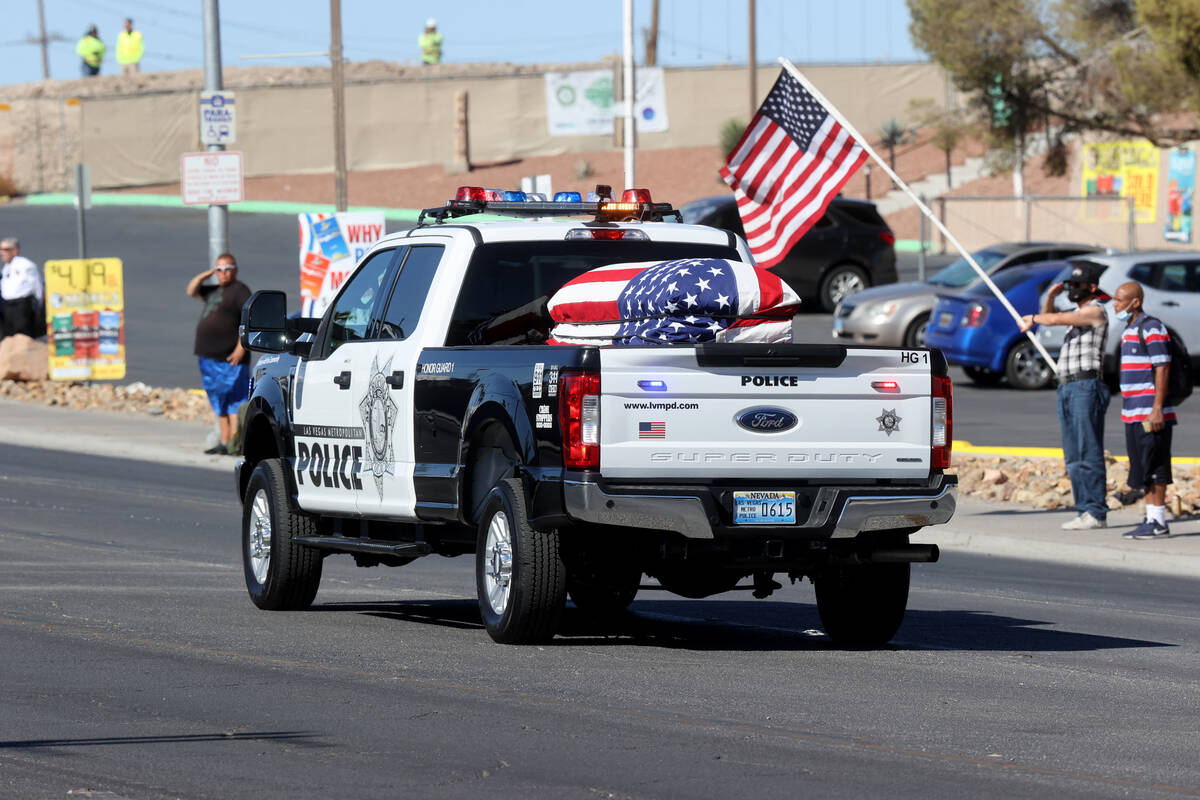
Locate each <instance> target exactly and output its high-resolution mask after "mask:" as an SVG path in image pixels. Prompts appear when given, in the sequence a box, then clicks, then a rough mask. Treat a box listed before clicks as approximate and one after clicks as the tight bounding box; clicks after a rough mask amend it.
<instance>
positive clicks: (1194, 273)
mask: <svg viewBox="0 0 1200 800" xmlns="http://www.w3.org/2000/svg"><path fill="white" fill-rule="evenodd" d="M1079 261H1090V262H1092V263H1095V264H1100V265H1101V266H1103V267H1104V273H1103V274H1102V275H1101V276H1100V289H1101V290H1102V291H1104V292H1106V293H1107V294H1109V295H1112V294H1114V293H1115V292H1116V291H1117V287H1118V286H1120V285H1121V284H1122V283H1125V282H1126V281H1137V282H1138V283H1140V284H1142V290H1143V291H1144V292H1145V294H1146V300H1145V303H1144V304H1143V308H1145V310H1146V313H1147V314H1149V315H1151V316H1153V317H1158V318H1159V319H1161V320H1162V321H1163V323H1165V324H1166V326H1167V329H1168V330H1169V331H1170V332H1171V336H1173V337H1174V338H1176V339H1177V340H1179V341H1180V342H1182V343H1183V345H1184V347H1186V348H1187V349H1188V352H1189V353H1190V354H1191V355H1192V362H1193V364H1195V363H1196V356H1197V355H1198V354H1200V252H1188V251H1179V250H1171V251H1161V252H1152V253H1122V254H1119V255H1100V254H1092V255H1088V256H1077V257H1075V258H1072V259H1071V263H1076V262H1079ZM1069 270H1070V267H1067V268H1066V269H1064V270H1063V273H1062V274H1061V275H1059V276H1058V277H1057V278H1056V282H1057V281H1061V280H1063V278H1064V277H1065V276H1066V275H1067V274H1068V271H1069ZM1042 303H1045V295H1044V294H1043V295H1042ZM1055 307H1056V308H1058V309H1059V310H1060V311H1067V310H1070V309H1072V308H1074V307H1075V306H1074V305H1073V304H1072V303H1071V301H1070V300H1068V299H1067V296H1066V294H1065V293H1063V294H1060V295H1059V296H1058V297H1057V298H1056V299H1055ZM1104 308H1105V311H1106V312H1107V313H1108V343H1107V349H1106V352H1105V357H1104V373H1105V377H1106V378H1109V383H1110V384H1112V385H1115V384H1116V372H1117V364H1118V362H1119V360H1120V348H1121V332H1122V331H1123V330H1125V323H1123V322H1121V321H1120V320H1118V319H1117V318H1116V317H1115V316H1114V314H1113V309H1112V303H1105V304H1104ZM1066 333H1067V329H1066V328H1065V327H1063V326H1061V325H1055V326H1050V327H1039V328H1038V330H1037V336H1038V339H1039V340H1040V341H1041V343H1042V344H1043V345H1044V346H1045V347H1046V349H1047V350H1048V351H1050V354H1051V355H1054V356H1057V355H1058V351H1059V349H1060V348H1061V347H1062V343H1063V337H1064V336H1066ZM1047 371H1048V368H1047Z"/></svg>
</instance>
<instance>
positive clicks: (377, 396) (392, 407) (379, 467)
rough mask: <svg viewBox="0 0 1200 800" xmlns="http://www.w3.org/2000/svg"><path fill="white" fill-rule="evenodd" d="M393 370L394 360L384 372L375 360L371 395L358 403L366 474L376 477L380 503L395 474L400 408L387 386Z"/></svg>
mask: <svg viewBox="0 0 1200 800" xmlns="http://www.w3.org/2000/svg"><path fill="white" fill-rule="evenodd" d="M391 370H392V359H390V358H389V359H388V360H387V363H386V364H384V365H383V367H382V368H380V366H379V356H378V355H376V356H373V357H372V358H371V382H370V384H368V385H367V393H366V394H365V395H364V396H363V399H362V400H360V401H359V403H358V413H359V414H360V415H361V416H362V421H363V441H365V442H366V445H367V447H366V458H364V459H363V471H364V472H367V471H370V473H371V474H372V475H374V476H375V488H376V489H378V490H379V499H380V500H382V499H383V476H384V475H392V474H395V470H394V468H393V466H392V462H393V461H394V460H395V455H394V451H393V449H392V428H393V427H394V426H395V424H396V414H397V412H398V411H399V410H400V407H399V406H397V405H396V401H395V400H393V399H392V394H391V387H390V386H388V384H387V376H388V374H389V373H390V372H391Z"/></svg>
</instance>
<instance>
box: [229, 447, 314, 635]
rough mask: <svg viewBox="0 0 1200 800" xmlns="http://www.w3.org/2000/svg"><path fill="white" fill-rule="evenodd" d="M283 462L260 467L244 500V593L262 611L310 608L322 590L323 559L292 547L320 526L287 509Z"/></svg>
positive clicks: (273, 461)
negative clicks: (298, 537) (248, 595)
mask: <svg viewBox="0 0 1200 800" xmlns="http://www.w3.org/2000/svg"><path fill="white" fill-rule="evenodd" d="M283 469H284V467H283V462H282V461H280V460H279V459H277V458H268V459H266V460H264V461H262V462H260V463H259V465H258V466H257V467H256V468H255V470H254V473H253V474H252V475H251V476H250V482H249V484H248V485H247V486H246V496H245V497H244V498H243V499H242V562H243V564H244V565H245V571H246V589H247V590H248V591H249V592H250V599H251V600H252V601H254V605H256V606H258V607H259V608H265V609H267V610H270V611H288V610H297V609H302V608H308V607H309V606H310V605H312V601H313V598H314V597H316V596H317V589H318V588H319V587H320V585H321V554H320V553H319V552H317V551H316V550H313V549H312V548H308V547H304V546H303V545H299V544H297V543H296V542H294V541H292V540H293V539H294V538H295V537H297V536H311V535H314V534H315V533H316V520H315V519H314V518H312V517H309V516H306V515H304V514H298V513H296V512H295V511H293V510H292V508H291V506H290V505H289V504H288V494H289V492H288V484H287V478H286V475H285V474H284V471H283Z"/></svg>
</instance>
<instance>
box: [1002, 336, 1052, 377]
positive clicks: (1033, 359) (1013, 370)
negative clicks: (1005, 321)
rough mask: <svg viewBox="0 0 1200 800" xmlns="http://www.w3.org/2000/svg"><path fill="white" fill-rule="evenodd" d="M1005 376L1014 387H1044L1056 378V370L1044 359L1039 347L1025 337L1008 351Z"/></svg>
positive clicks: (1005, 360)
mask: <svg viewBox="0 0 1200 800" xmlns="http://www.w3.org/2000/svg"><path fill="white" fill-rule="evenodd" d="M1004 377H1005V378H1007V379H1008V385H1009V386H1011V387H1013V388H1014V389H1026V390H1031V389H1042V388H1044V387H1046V386H1049V385H1050V383H1051V382H1052V381H1053V380H1054V372H1053V370H1051V369H1050V365H1048V364H1047V363H1046V362H1045V361H1044V360H1042V356H1041V354H1040V353H1038V351H1037V348H1036V347H1034V346H1033V344H1032V343H1031V342H1030V341H1029V339H1028V338H1025V339H1022V340H1021V341H1019V342H1017V343H1016V344H1015V345H1013V348H1012V350H1009V351H1008V358H1006V359H1004Z"/></svg>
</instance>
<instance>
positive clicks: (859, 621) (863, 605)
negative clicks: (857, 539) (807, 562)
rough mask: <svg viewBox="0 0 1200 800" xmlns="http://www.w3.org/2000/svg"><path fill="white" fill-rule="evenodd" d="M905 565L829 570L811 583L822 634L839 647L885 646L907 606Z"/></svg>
mask: <svg viewBox="0 0 1200 800" xmlns="http://www.w3.org/2000/svg"><path fill="white" fill-rule="evenodd" d="M908 577H909V565H908V564H860V565H856V566H851V567H831V568H830V569H828V570H826V571H824V572H822V573H820V575H819V576H817V577H816V578H815V579H814V581H813V584H814V586H815V588H816V594H817V612H818V613H819V614H820V615H821V623H822V624H823V625H824V626H825V633H827V634H829V638H830V639H832V640H833V641H834V643H835V644H839V645H856V646H879V645H884V644H887V643H888V642H889V641H891V639H892V637H893V636H895V635H896V631H897V630H899V629H900V623H901V622H902V621H903V620H904V611H905V609H906V608H907V607H908Z"/></svg>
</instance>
